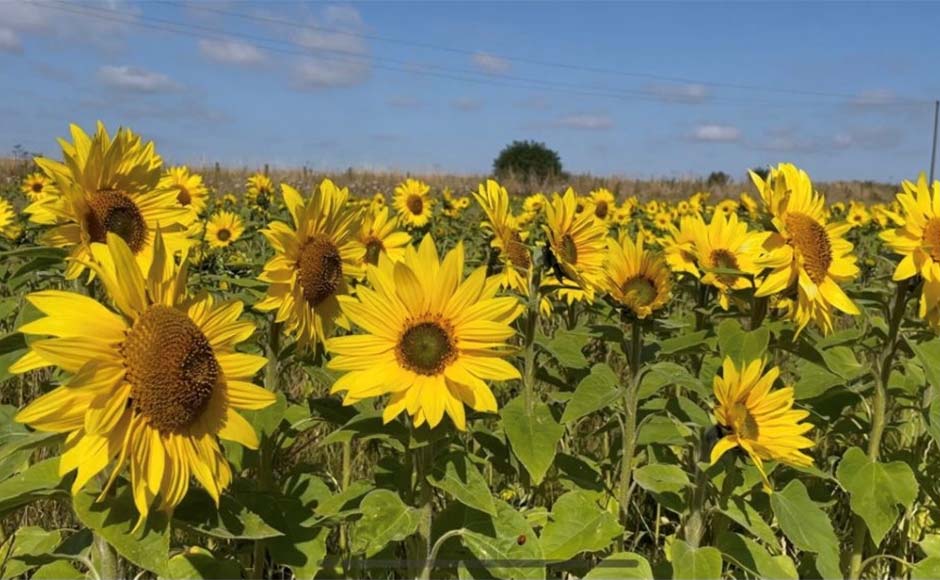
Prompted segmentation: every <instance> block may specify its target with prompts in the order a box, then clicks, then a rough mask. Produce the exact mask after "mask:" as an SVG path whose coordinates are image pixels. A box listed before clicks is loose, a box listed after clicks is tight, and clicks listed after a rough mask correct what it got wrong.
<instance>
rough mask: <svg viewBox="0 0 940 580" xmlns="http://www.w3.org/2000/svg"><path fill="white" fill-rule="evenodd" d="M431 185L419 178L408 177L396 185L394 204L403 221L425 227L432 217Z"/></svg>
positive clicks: (410, 225) (417, 226) (414, 225)
mask: <svg viewBox="0 0 940 580" xmlns="http://www.w3.org/2000/svg"><path fill="white" fill-rule="evenodd" d="M430 190H431V187H430V186H429V185H428V184H426V183H424V182H422V181H418V180H417V179H406V180H405V181H403V182H402V183H400V184H398V186H396V187H395V196H394V198H393V199H392V204H393V205H394V207H395V211H396V212H397V213H398V215H399V217H400V218H401V221H402V223H403V224H404V225H405V226H406V227H410V228H423V227H424V226H426V225H427V224H428V221H430V219H431V205H432V203H433V202H432V201H431V198H430V196H429V195H428V192H429V191H430Z"/></svg>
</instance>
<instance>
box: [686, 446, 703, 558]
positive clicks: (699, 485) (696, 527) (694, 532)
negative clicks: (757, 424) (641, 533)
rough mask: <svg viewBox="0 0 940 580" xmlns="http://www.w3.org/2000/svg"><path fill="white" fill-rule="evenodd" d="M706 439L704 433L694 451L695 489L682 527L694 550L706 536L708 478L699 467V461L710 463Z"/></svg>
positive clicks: (687, 540)
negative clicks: (687, 515)
mask: <svg viewBox="0 0 940 580" xmlns="http://www.w3.org/2000/svg"><path fill="white" fill-rule="evenodd" d="M704 438H705V434H704V433H702V435H701V436H700V437H699V441H698V443H697V445H696V449H695V450H694V451H693V458H692V468H693V471H694V472H695V487H694V488H693V490H692V498H691V502H690V506H689V507H690V509H689V517H688V518H687V519H686V520H685V523H684V524H683V526H682V535H683V537H684V538H685V541H686V542H687V543H688V544H689V545H690V546H692V547H693V548H697V547H698V546H699V544H701V542H702V537H703V536H704V535H705V492H706V490H707V488H708V477H707V475H706V473H705V470H704V469H701V468H700V467H699V465H698V461H703V462H707V461H708V457H707V450H706V448H705V447H706V446H705V441H704ZM696 457H697V458H698V460H696Z"/></svg>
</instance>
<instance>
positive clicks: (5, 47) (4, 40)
mask: <svg viewBox="0 0 940 580" xmlns="http://www.w3.org/2000/svg"><path fill="white" fill-rule="evenodd" d="M0 52H23V46H22V45H21V44H20V37H19V36H17V34H16V32H14V31H13V30H12V29H10V28H2V27H0Z"/></svg>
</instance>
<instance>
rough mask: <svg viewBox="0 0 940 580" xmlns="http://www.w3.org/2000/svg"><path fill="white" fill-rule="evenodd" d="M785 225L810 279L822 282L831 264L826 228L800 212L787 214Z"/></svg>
mask: <svg viewBox="0 0 940 580" xmlns="http://www.w3.org/2000/svg"><path fill="white" fill-rule="evenodd" d="M786 225H787V231H788V232H790V239H791V243H792V244H793V246H794V247H795V248H796V250H797V251H798V252H799V253H800V255H801V256H802V257H803V267H804V268H805V269H806V273H807V274H809V278H810V280H812V281H813V282H815V283H816V284H820V283H822V281H823V280H825V279H826V275H827V274H828V273H829V266H831V265H832V243H831V242H830V241H829V233H828V232H826V228H825V227H823V226H822V224H820V223H819V222H817V221H816V220H814V219H813V218H811V217H809V216H808V215H806V214H802V213H789V214H787V219H786Z"/></svg>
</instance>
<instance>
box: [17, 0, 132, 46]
mask: <svg viewBox="0 0 940 580" xmlns="http://www.w3.org/2000/svg"><path fill="white" fill-rule="evenodd" d="M139 12H140V8H139V7H138V6H134V5H132V4H129V3H127V2H123V1H119V0H107V1H88V2H80V3H73V4H65V5H62V6H58V5H55V4H49V5H45V4H40V3H38V2H31V1H29V0H15V1H13V2H7V1H0V22H2V23H3V26H4V28H8V29H10V30H12V31H13V32H15V33H18V34H20V35H22V34H24V33H26V34H30V35H32V34H44V35H49V36H56V37H60V38H64V39H67V40H75V41H81V43H82V45H85V46H88V45H91V46H94V47H95V48H99V49H110V50H113V49H115V48H117V47H119V46H121V45H122V44H123V42H124V39H125V37H126V35H127V34H128V32H129V31H130V30H131V28H130V27H129V26H128V23H129V22H133V21H134V20H136V18H137V14H138V13H139Z"/></svg>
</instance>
